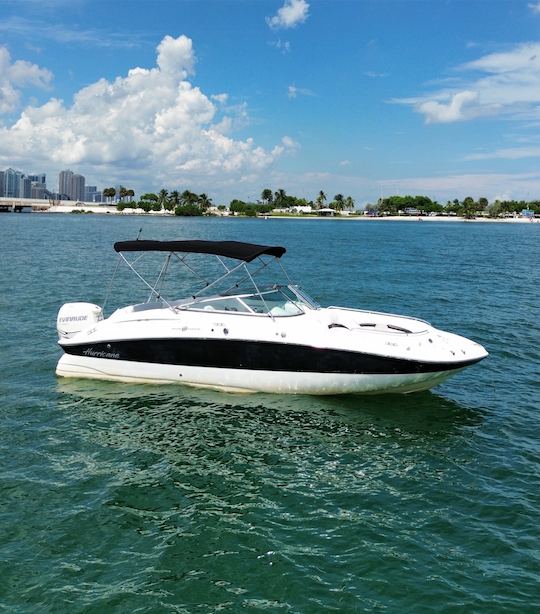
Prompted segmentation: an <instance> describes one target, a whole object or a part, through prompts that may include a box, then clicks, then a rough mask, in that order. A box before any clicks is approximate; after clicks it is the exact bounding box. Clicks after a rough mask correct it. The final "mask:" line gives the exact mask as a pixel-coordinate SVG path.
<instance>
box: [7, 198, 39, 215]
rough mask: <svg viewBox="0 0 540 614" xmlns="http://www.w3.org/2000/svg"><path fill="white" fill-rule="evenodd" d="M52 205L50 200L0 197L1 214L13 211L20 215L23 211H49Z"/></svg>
mask: <svg viewBox="0 0 540 614" xmlns="http://www.w3.org/2000/svg"><path fill="white" fill-rule="evenodd" d="M50 207H51V203H50V202H49V201H48V200H39V199H37V198H6V197H4V196H0V212H5V211H12V212H15V213H19V212H21V211H29V210H30V211H47V210H48V209H50Z"/></svg>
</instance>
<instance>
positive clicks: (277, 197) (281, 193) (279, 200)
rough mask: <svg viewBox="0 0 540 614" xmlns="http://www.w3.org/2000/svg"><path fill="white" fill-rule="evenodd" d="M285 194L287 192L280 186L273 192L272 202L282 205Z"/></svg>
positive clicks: (277, 205) (278, 205)
mask: <svg viewBox="0 0 540 614" xmlns="http://www.w3.org/2000/svg"><path fill="white" fill-rule="evenodd" d="M286 196H287V192H285V190H284V189H283V188H280V189H279V190H278V191H277V192H276V193H275V194H274V202H275V204H276V207H283V205H284V201H285V198H286Z"/></svg>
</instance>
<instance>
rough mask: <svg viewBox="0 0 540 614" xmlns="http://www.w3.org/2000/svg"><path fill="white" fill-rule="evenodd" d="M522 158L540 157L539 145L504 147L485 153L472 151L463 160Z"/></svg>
mask: <svg viewBox="0 0 540 614" xmlns="http://www.w3.org/2000/svg"><path fill="white" fill-rule="evenodd" d="M524 158H540V147H505V148H501V149H496V150H495V151H490V152H485V153H474V154H468V155H466V156H465V158H464V159H465V160H523V159H524Z"/></svg>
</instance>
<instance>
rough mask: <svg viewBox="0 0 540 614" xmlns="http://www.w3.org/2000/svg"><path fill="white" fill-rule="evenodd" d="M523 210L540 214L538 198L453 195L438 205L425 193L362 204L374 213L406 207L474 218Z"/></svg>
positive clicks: (392, 212)
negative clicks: (460, 196) (491, 199)
mask: <svg viewBox="0 0 540 614" xmlns="http://www.w3.org/2000/svg"><path fill="white" fill-rule="evenodd" d="M524 209H528V210H529V211H533V213H535V214H537V213H540V201H538V200H533V201H524V200H520V201H517V200H495V201H493V202H492V203H489V201H488V199H487V198H485V197H480V198H479V199H478V200H475V199H474V198H473V197H472V196H467V197H466V198H464V199H463V200H462V201H460V200H459V199H457V198H455V199H454V200H449V201H447V202H446V204H445V205H442V204H440V203H438V202H437V201H436V200H431V198H429V197H428V196H388V197H387V198H380V199H379V200H378V202H377V204H375V205H371V204H368V205H366V212H367V213H371V214H378V215H400V214H402V213H407V210H408V211H411V210H415V211H418V212H419V213H424V214H429V213H436V214H437V213H438V214H442V213H453V214H455V215H458V216H461V217H464V218H474V217H476V215H479V214H484V213H487V214H488V215H489V216H490V217H500V216H504V215H505V214H510V215H513V214H515V213H521V211H523V210H524Z"/></svg>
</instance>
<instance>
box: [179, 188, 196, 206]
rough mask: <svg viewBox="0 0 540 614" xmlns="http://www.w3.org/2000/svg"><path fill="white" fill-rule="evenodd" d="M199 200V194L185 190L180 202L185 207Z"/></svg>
mask: <svg viewBox="0 0 540 614" xmlns="http://www.w3.org/2000/svg"><path fill="white" fill-rule="evenodd" d="M198 199H199V197H198V195H197V194H194V193H193V192H190V191H189V190H184V191H183V192H182V194H181V196H180V200H181V201H182V204H183V205H193V204H195V203H196V202H197V200H198Z"/></svg>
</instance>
